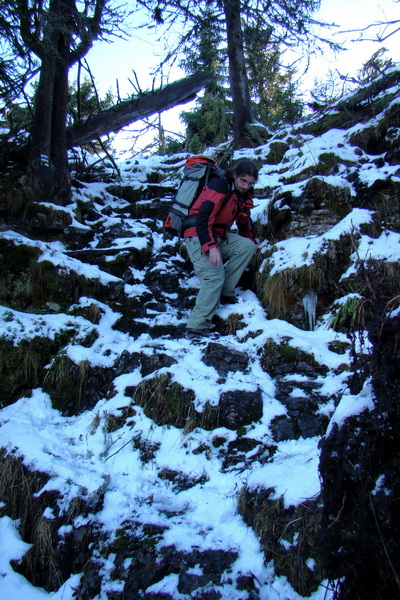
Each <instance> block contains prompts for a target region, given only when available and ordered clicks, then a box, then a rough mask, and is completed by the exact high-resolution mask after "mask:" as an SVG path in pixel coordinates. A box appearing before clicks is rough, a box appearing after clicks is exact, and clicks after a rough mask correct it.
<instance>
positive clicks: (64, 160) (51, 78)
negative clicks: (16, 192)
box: [0, 0, 123, 204]
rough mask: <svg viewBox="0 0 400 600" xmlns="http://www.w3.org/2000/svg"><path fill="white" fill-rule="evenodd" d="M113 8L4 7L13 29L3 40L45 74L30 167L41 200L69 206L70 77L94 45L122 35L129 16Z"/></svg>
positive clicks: (23, 3) (90, 2)
mask: <svg viewBox="0 0 400 600" xmlns="http://www.w3.org/2000/svg"><path fill="white" fill-rule="evenodd" d="M108 5H109V2H108V0H15V2H6V1H4V0H3V1H2V4H1V12H0V14H2V16H4V17H5V18H8V19H9V22H10V23H12V28H10V29H9V30H8V31H6V32H3V34H4V37H3V39H5V40H6V42H7V44H8V47H11V48H13V50H14V52H16V51H17V50H18V51H19V52H21V49H24V50H25V52H27V53H28V54H29V56H30V57H32V56H34V57H35V60H36V63H37V64H38V68H39V71H40V73H39V80H38V83H37V89H36V94H35V100H34V110H33V122H32V129H31V132H30V145H29V158H28V167H27V180H28V187H29V191H30V194H31V196H32V197H33V198H35V199H46V200H49V199H50V200H52V201H53V202H58V203H60V204H64V203H66V202H67V201H68V198H69V195H70V179H69V170H68V155H67V144H66V133H65V130H66V120H67V104H68V73H69V69H70V68H71V66H72V65H73V64H75V63H76V62H77V61H79V60H81V59H82V58H83V57H84V56H85V55H86V53H87V52H88V51H89V49H90V48H91V46H92V45H93V42H94V40H96V39H97V38H100V37H102V36H104V35H106V34H108V33H110V32H112V31H117V30H118V28H119V23H120V21H121V18H122V15H123V13H122V11H121V9H113V8H111V7H109V6H108ZM32 60H33V59H32Z"/></svg>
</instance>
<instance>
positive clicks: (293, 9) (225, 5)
mask: <svg viewBox="0 0 400 600" xmlns="http://www.w3.org/2000/svg"><path fill="white" fill-rule="evenodd" d="M139 2H140V3H141V4H142V5H143V6H144V7H145V8H146V10H148V12H149V14H150V16H151V17H152V18H153V19H154V20H155V21H156V23H158V25H161V27H162V32H163V34H164V33H165V31H170V30H171V29H173V27H175V28H176V31H177V32H179V39H178V42H177V43H176V44H175V45H174V47H173V48H171V49H170V51H169V54H168V55H167V58H166V60H168V59H172V60H174V59H176V54H177V53H178V52H180V51H181V50H182V49H183V48H187V46H188V44H190V43H191V44H193V46H196V44H197V43H198V40H199V30H200V29H201V26H202V24H203V23H204V20H203V15H204V14H205V12H206V10H207V8H208V9H209V10H210V11H212V14H213V19H214V27H215V28H216V29H219V31H220V32H221V33H223V39H224V42H225V44H226V56H227V60H228V69H229V86H230V94H231V98H232V103H233V111H234V137H235V145H236V147H242V146H246V145H248V144H250V145H251V144H252V139H251V138H252V135H253V131H254V127H252V125H254V122H255V117H254V113H253V110H252V105H251V95H250V92H249V83H248V79H247V70H246V60H245V44H244V35H243V30H242V22H244V21H246V22H247V23H248V24H249V25H251V26H254V27H261V28H262V30H265V31H267V30H268V29H269V30H270V38H269V40H268V45H267V46H266V47H265V51H266V52H270V51H273V50H274V49H275V48H276V47H277V46H279V45H281V46H283V47H286V48H298V47H299V45H301V44H303V45H306V46H307V52H311V51H316V50H317V49H319V48H320V47H321V45H322V44H323V43H325V42H326V43H328V44H329V46H330V47H331V48H334V49H338V48H339V47H338V45H337V44H333V43H331V42H329V41H328V40H324V39H322V38H320V37H318V36H317V35H316V34H314V33H313V28H314V26H316V25H326V24H325V23H321V22H318V21H316V20H314V19H313V18H312V14H313V12H315V11H316V10H317V9H318V8H319V5H320V0H274V1H272V0H249V1H246V2H245V1H244V0H242V1H241V0H196V1H195V0H139ZM222 51H223V50H222ZM247 51H248V52H251V49H250V48H247Z"/></svg>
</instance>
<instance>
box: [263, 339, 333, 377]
mask: <svg viewBox="0 0 400 600" xmlns="http://www.w3.org/2000/svg"><path fill="white" fill-rule="evenodd" d="M260 361H261V366H262V368H263V369H264V371H266V372H267V373H268V374H269V375H270V376H271V377H275V376H276V375H277V374H278V373H279V374H280V375H283V374H286V373H294V372H298V373H304V374H307V375H308V377H313V376H317V375H318V374H322V375H326V373H327V372H328V368H327V367H326V366H325V365H322V364H320V363H319V362H317V361H316V360H315V358H314V356H313V355H312V354H310V353H308V352H304V350H301V349H300V348H297V347H296V346H292V345H291V344H290V343H289V342H288V341H283V342H282V343H280V344H277V343H276V342H275V341H274V340H273V339H271V338H270V339H268V340H267V341H266V343H265V344H264V347H263V348H262V350H261V359H260Z"/></svg>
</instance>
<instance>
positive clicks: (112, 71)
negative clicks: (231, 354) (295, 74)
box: [86, 0, 400, 148]
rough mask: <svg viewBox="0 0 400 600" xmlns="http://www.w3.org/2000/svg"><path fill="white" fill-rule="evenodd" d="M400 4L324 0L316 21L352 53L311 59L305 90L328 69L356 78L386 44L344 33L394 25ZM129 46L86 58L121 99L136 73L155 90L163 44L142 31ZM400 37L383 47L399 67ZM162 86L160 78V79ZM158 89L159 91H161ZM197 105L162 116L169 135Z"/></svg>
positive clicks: (102, 46)
mask: <svg viewBox="0 0 400 600" xmlns="http://www.w3.org/2000/svg"><path fill="white" fill-rule="evenodd" d="M399 17H400V15H399V3H396V2H394V0H379V1H378V2H377V1H376V0H322V2H321V9H320V11H319V12H318V13H316V15H315V18H316V19H318V20H322V21H326V22H328V23H336V24H337V25H338V28H337V29H336V28H335V29H333V30H332V34H334V35H333V39H334V40H335V41H337V42H340V43H343V44H344V45H345V46H346V47H347V50H346V51H344V52H342V53H340V54H339V55H336V56H335V55H334V54H333V53H331V52H329V51H327V52H326V53H325V54H324V55H323V56H320V55H319V56H315V57H312V59H311V65H310V69H309V72H308V74H307V75H306V76H305V77H304V80H303V89H304V90H308V89H310V88H312V87H313V86H314V80H315V78H318V79H324V77H325V76H326V75H327V74H328V72H329V70H333V71H335V70H338V71H339V72H340V73H341V74H342V75H350V76H355V75H356V73H357V71H358V69H360V68H361V66H362V64H363V63H364V62H365V61H366V60H368V59H369V58H370V56H371V55H372V54H373V53H374V52H376V50H378V49H379V48H380V47H381V44H379V43H376V42H371V41H368V38H369V37H371V36H370V33H372V32H373V31H374V30H370V31H368V32H365V33H364V34H363V35H362V34H360V33H357V32H348V33H345V34H339V31H346V30H352V29H355V28H357V29H362V28H364V27H366V26H368V25H369V24H371V23H373V22H376V21H386V20H394V19H397V18H399ZM135 36H137V37H133V38H132V39H130V40H129V41H122V40H118V41H116V42H114V43H112V44H110V43H105V42H102V43H98V44H95V46H94V47H93V49H92V50H91V51H90V53H89V54H88V55H87V57H86V58H87V61H88V63H89V65H90V68H91V70H92V73H93V75H94V78H95V80H96V82H97V84H98V86H99V89H100V91H101V92H102V93H105V92H106V91H107V90H108V89H111V90H112V91H113V92H114V93H115V92H116V89H117V87H116V80H118V84H119V89H120V93H121V97H122V98H124V97H127V96H128V95H130V94H135V89H134V87H133V86H132V84H131V83H130V82H129V79H131V80H133V81H134V78H133V74H132V72H133V71H135V72H136V73H137V76H138V79H139V82H140V85H141V87H142V88H143V89H144V90H145V89H149V88H151V87H152V79H153V78H152V76H151V71H152V69H153V68H154V66H155V65H156V64H157V62H158V57H159V55H160V52H162V44H160V43H158V42H157V41H156V39H155V37H154V36H151V35H150V33H149V32H146V30H145V29H143V30H140V31H139V32H137V33H136V34H135ZM360 36H361V37H364V38H366V39H365V40H364V41H362V42H361V41H355V40H357V39H358V38H359V37H360ZM399 40H400V33H398V34H397V35H395V36H393V37H391V38H389V39H388V40H386V41H385V42H384V44H382V45H383V46H384V47H386V48H388V50H389V52H388V54H387V55H386V56H387V57H391V58H392V60H393V61H394V62H398V61H400V43H399ZM183 76H184V73H183V72H182V71H180V70H179V69H178V68H174V69H173V71H172V72H171V74H170V79H169V81H174V80H176V79H179V78H180V77H183ZM157 83H158V84H159V83H160V79H158V80H157ZM156 87H157V86H156ZM192 106H194V102H191V103H189V104H186V105H181V106H179V107H176V108H174V109H171V110H170V111H167V112H165V113H163V115H162V123H163V126H164V128H165V129H166V130H167V131H172V132H180V133H183V132H184V127H183V124H182V122H181V121H180V119H179V113H180V112H181V111H182V110H190V108H191V107H192ZM120 138H121V140H120V142H121V143H120V146H121V148H122V147H125V145H126V147H130V142H129V140H130V139H131V136H130V135H129V134H128V136H127V138H128V143H127V144H125V143H124V142H123V141H122V140H123V138H124V135H123V134H122V135H121V136H120Z"/></svg>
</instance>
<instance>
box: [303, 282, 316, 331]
mask: <svg viewBox="0 0 400 600" xmlns="http://www.w3.org/2000/svg"><path fill="white" fill-rule="evenodd" d="M317 300H318V296H317V293H316V292H314V290H310V291H309V292H308V294H306V295H305V296H304V298H303V308H304V314H305V316H306V317H308V324H309V326H310V329H311V331H314V329H315V314H316V310H317Z"/></svg>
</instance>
